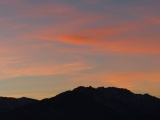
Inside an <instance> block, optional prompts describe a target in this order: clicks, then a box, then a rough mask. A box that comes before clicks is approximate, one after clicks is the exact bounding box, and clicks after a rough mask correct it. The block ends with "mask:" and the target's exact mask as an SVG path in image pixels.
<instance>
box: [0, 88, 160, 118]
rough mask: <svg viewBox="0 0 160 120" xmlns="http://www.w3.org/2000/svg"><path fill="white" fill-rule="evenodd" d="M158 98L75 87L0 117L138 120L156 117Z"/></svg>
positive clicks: (128, 91) (117, 91)
mask: <svg viewBox="0 0 160 120" xmlns="http://www.w3.org/2000/svg"><path fill="white" fill-rule="evenodd" d="M159 113H160V99H159V98H156V97H154V96H150V95H149V94H143V95H142V94H135V93H133V92H131V91H130V90H127V89H124V88H115V87H108V88H104V87H98V88H93V87H91V86H90V87H83V86H80V87H77V88H75V89H73V90H69V91H65V92H63V93H61V94H58V95H56V96H55V97H52V98H47V99H43V100H40V101H37V102H35V103H32V104H28V105H25V106H22V107H19V108H16V109H15V110H12V111H9V112H7V113H6V114H3V115H2V116H1V117H2V118H1V119H2V120H14V119H15V120H21V119H23V120H28V119H30V120H34V119H38V120H44V119H45V120H64V119H67V120H75V119H77V120H81V119H83V120H106V119H108V120H117V119H119V120H141V119H146V120H149V119H157V118H158V119H159V118H160V115H159Z"/></svg>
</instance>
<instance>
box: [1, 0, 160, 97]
mask: <svg viewBox="0 0 160 120" xmlns="http://www.w3.org/2000/svg"><path fill="white" fill-rule="evenodd" d="M159 5H160V1H159V0H0V96H12V97H22V96H26V97H32V98H36V99H42V98H45V97H51V96H54V95H56V94H58V93H60V92H63V91H66V90H70V89H73V88H75V87H77V86H82V85H83V86H93V87H98V86H104V87H108V86H115V87H122V88H127V89H129V90H132V91H133V92H135V93H149V94H151V95H154V96H157V97H160V7H159Z"/></svg>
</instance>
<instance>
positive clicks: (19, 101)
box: [0, 97, 38, 114]
mask: <svg viewBox="0 0 160 120" xmlns="http://www.w3.org/2000/svg"><path fill="white" fill-rule="evenodd" d="M37 101H38V100H34V99H30V98H25V97H22V98H11V97H10V98H7V97H0V114H4V113H6V112H8V111H12V110H14V109H16V108H20V107H22V106H25V105H28V104H31V103H35V102H37Z"/></svg>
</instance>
